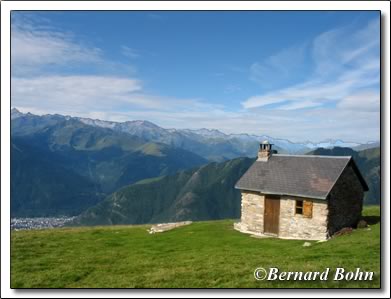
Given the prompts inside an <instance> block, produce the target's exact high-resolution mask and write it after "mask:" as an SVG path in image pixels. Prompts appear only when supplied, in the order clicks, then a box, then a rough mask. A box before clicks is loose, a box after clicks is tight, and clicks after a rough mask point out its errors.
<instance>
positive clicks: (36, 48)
mask: <svg viewBox="0 0 391 299" xmlns="http://www.w3.org/2000/svg"><path fill="white" fill-rule="evenodd" d="M11 60H12V74H13V75H26V74H29V73H33V74H36V73H39V72H41V71H42V70H43V69H44V68H45V67H46V68H47V67H49V66H69V65H72V64H75V63H76V64H77V63H83V64H88V63H99V62H101V61H102V50H101V49H100V48H97V47H91V46H87V45H84V44H83V43H80V42H78V41H76V40H75V37H74V36H73V35H72V34H71V33H64V32H61V31H58V30H55V29H54V28H51V27H50V26H49V25H46V26H41V25H38V24H36V23H35V22H34V21H33V20H31V19H25V18H24V19H22V20H19V19H16V20H14V22H13V24H12V27H11Z"/></svg>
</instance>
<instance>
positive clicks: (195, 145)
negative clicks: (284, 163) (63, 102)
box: [11, 108, 379, 162]
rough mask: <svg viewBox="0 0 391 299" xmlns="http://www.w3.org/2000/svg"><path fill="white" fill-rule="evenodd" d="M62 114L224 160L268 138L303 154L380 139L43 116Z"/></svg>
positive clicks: (252, 149)
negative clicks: (300, 137)
mask: <svg viewBox="0 0 391 299" xmlns="http://www.w3.org/2000/svg"><path fill="white" fill-rule="evenodd" d="M24 115H32V114H30V113H27V114H23V113H21V112H20V111H18V110H17V109H16V108H13V109H12V110H11V119H16V118H18V117H21V116H24ZM53 116H57V117H63V118H65V119H68V120H69V119H74V120H78V121H80V122H82V123H84V124H86V125H89V126H93V127H97V128H98V127H99V128H106V129H111V130H113V131H115V132H121V133H127V134H130V135H132V136H137V137H140V138H142V139H144V140H146V141H152V142H158V143H164V144H167V145H169V146H172V147H177V148H182V149H185V150H188V151H191V152H194V153H196V154H198V155H200V156H202V157H204V158H206V159H207V160H208V161H215V162H219V161H224V160H228V159H233V158H237V157H253V156H255V154H254V153H256V151H257V149H258V146H259V143H260V142H262V141H263V140H268V141H269V142H270V143H273V144H274V148H275V149H276V150H277V151H278V152H279V153H288V154H303V153H307V152H309V151H311V150H314V149H316V148H333V147H336V146H338V147H350V148H356V147H357V150H360V149H366V148H374V147H379V142H378V141H370V142H366V143H357V142H346V141H342V140H339V139H328V140H324V141H322V142H311V141H306V142H302V143H295V142H292V141H290V140H287V139H281V138H273V137H271V136H267V135H250V134H225V133H223V132H220V131H219V130H215V129H205V128H204V129H198V130H191V129H165V128H162V127H159V126H157V125H155V124H154V123H151V122H149V121H145V120H134V121H126V122H113V121H104V120H98V119H90V118H80V117H70V116H60V115H43V116H42V117H46V118H48V117H53Z"/></svg>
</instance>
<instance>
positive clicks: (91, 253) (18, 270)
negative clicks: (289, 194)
mask: <svg viewBox="0 0 391 299" xmlns="http://www.w3.org/2000/svg"><path fill="white" fill-rule="evenodd" d="M379 213H380V209H379V207H376V206H371V207H366V208H365V210H364V215H365V216H366V218H367V220H368V221H369V223H370V224H371V225H370V228H369V229H358V230H355V231H354V232H353V233H352V234H350V235H344V236H340V237H336V238H333V239H331V240H329V241H327V242H324V243H316V242H311V244H312V246H310V247H303V243H304V241H299V240H280V239H274V238H268V239H257V238H252V237H250V236H249V235H245V234H241V233H239V232H237V231H235V230H234V229H233V221H232V220H224V221H210V222H197V223H193V224H191V225H189V226H186V227H182V228H178V229H176V230H172V231H168V232H165V233H161V234H152V235H151V234H148V232H147V229H148V227H149V226H148V225H145V226H111V227H81V228H62V229H50V230H39V231H38V230H36V231H13V232H12V235H11V287H12V288H203V287H205V288H314V287H317V288H346V287H347V288H353V287H354V288H378V287H379V286H380V218H379ZM257 267H264V268H268V267H278V268H279V269H280V270H281V271H324V270H325V269H326V268H327V267H329V268H330V269H331V273H330V275H329V280H328V281H266V280H262V281H257V280H255V279H254V275H253V273H254V270H255V269H256V268H257ZM336 267H344V268H345V270H347V271H353V270H355V269H356V268H361V269H362V270H363V271H374V272H375V274H374V279H373V281H339V282H336V281H333V280H332V279H333V273H334V270H335V268H336Z"/></svg>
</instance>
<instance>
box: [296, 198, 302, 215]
mask: <svg viewBox="0 0 391 299" xmlns="http://www.w3.org/2000/svg"><path fill="white" fill-rule="evenodd" d="M296 214H300V215H302V214H303V201H302V200H296Z"/></svg>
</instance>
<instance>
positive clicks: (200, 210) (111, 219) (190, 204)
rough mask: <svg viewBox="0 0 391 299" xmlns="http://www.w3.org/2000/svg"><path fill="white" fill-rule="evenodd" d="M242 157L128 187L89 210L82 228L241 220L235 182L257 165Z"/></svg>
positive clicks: (79, 219) (83, 216)
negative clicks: (186, 221)
mask: <svg viewBox="0 0 391 299" xmlns="http://www.w3.org/2000/svg"><path fill="white" fill-rule="evenodd" d="M253 161H254V160H253V159H250V158H238V159H234V160H230V161H227V162H223V163H210V164H207V165H204V166H201V167H200V168H195V169H192V170H185V171H181V172H178V173H177V174H175V175H170V176H164V177H159V178H154V179H147V180H143V181H140V182H138V183H136V184H133V185H130V186H126V187H124V188H122V189H120V190H119V191H117V192H114V193H113V194H111V195H110V196H108V197H107V198H106V199H105V200H103V201H102V202H100V203H99V204H97V205H96V206H94V207H91V208H89V209H88V210H87V211H85V212H84V213H83V214H81V215H80V216H79V217H78V218H77V219H76V220H75V222H76V224H78V225H80V224H82V225H97V224H142V223H157V222H167V221H180V220H197V221H199V220H211V219H213V220H216V219H225V218H239V217H240V192H239V190H236V189H235V188H234V185H235V183H236V182H237V181H238V180H239V178H240V177H241V176H242V175H243V174H244V172H245V171H246V170H247V169H248V168H249V167H250V165H251V164H252V163H253Z"/></svg>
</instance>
